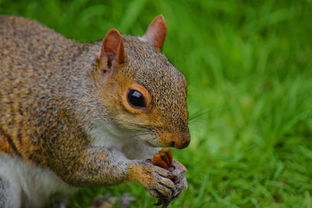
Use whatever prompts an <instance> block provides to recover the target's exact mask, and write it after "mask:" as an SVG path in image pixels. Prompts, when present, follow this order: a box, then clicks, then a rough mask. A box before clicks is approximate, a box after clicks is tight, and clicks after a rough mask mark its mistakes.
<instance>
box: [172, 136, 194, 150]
mask: <svg viewBox="0 0 312 208" xmlns="http://www.w3.org/2000/svg"><path fill="white" fill-rule="evenodd" d="M190 142H191V140H190V138H187V139H183V140H182V141H181V142H174V147H175V148H178V149H183V148H185V147H187V146H188V145H189V144H190Z"/></svg>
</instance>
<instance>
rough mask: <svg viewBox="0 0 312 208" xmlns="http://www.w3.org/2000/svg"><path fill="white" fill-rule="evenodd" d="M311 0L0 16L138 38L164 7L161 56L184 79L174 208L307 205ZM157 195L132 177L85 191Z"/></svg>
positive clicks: (14, 5) (80, 35) (78, 8)
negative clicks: (182, 186)
mask: <svg viewBox="0 0 312 208" xmlns="http://www.w3.org/2000/svg"><path fill="white" fill-rule="evenodd" d="M311 11H312V1H311V0H302V1H290V0H283V1H282V0H279V1H269V0H268V1H258V0H252V1H247V0H230V1H228V0H219V1H213V0H197V1H196V0H170V1H164V0H159V1H156V0H151V1H147V0H132V1H127V0H120V1H114V0H107V1H100V0H75V1H61V0H55V1H53V0H45V1H40V0H36V1H26V0H19V1H10V0H0V13H2V14H3V13H5V14H16V15H22V16H27V17H30V18H33V19H36V20H38V21H40V22H42V23H44V24H46V25H48V26H49V27H52V28H54V29H55V30H56V31H58V32H60V33H62V34H64V35H66V36H67V37H70V38H72V39H75V40H79V41H94V40H99V39H101V38H103V36H104V35H105V33H106V32H107V30H108V29H109V28H118V29H119V30H120V31H121V32H122V33H125V34H133V35H142V34H143V32H144V30H145V28H146V26H147V24H148V23H149V22H150V21H151V19H152V18H153V17H154V16H156V15H158V14H160V13H162V14H164V16H165V17H166V19H167V22H168V28H169V31H168V38H167V40H166V45H165V48H164V53H165V54H166V55H167V56H168V57H169V59H170V60H171V61H172V62H173V63H174V64H175V65H176V66H177V67H178V68H179V69H180V70H181V71H182V72H183V73H184V74H185V75H186V77H187V79H188V82H189V91H188V103H189V112H190V128H191V134H192V142H191V145H190V146H189V147H188V148H187V149H185V150H175V151H174V157H175V158H176V159H177V160H179V161H181V162H182V163H184V164H185V165H186V167H187V168H188V173H187V178H188V181H189V188H188V190H187V191H185V192H184V193H183V194H182V195H181V197H180V198H179V199H177V200H176V201H175V202H174V203H173V204H172V206H171V207H172V208H175V207H176V208H178V207H179V208H180V207H185V208H188V207H194V208H195V207H198V208H201V207H209V208H224V207H231V208H232V207H272V208H273V207H274V208H277V207H300V208H311V207H312V196H311V195H312V165H311V161H312V107H311V106H312V96H311V92H312V61H311V57H312V38H311V34H312V23H311V19H312V13H311ZM125 192H128V193H131V194H132V195H134V196H135V197H136V198H137V200H136V201H135V202H134V203H133V204H132V206H131V207H151V205H152V204H153V203H155V200H154V199H153V198H152V197H150V196H149V195H148V194H147V193H146V192H145V191H144V189H143V188H142V187H141V186H140V185H139V184H133V183H129V184H122V185H119V186H112V187H108V188H107V187H106V188H102V187H100V188H92V189H83V190H82V191H80V192H79V193H78V194H77V195H76V196H75V197H74V198H73V200H72V205H71V207H73V208H80V207H85V206H86V205H87V204H88V203H90V201H91V200H92V199H93V198H94V197H95V196H97V195H101V194H107V193H110V194H112V195H116V196H118V195H122V194H124V193H125Z"/></svg>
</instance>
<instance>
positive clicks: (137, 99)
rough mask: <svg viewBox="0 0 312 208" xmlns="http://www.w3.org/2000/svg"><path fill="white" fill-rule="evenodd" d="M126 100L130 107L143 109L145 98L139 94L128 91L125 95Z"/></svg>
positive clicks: (134, 91)
mask: <svg viewBox="0 0 312 208" xmlns="http://www.w3.org/2000/svg"><path fill="white" fill-rule="evenodd" d="M127 100H128V103H129V104H130V105H132V106H133V107H136V108H145V107H146V103H145V98H144V96H143V95H142V93H141V92H139V91H137V90H133V89H130V90H129V91H128V94H127Z"/></svg>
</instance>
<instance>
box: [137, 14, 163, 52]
mask: <svg viewBox="0 0 312 208" xmlns="http://www.w3.org/2000/svg"><path fill="white" fill-rule="evenodd" d="M166 33H167V25H166V21H165V18H164V16H163V15H158V16H157V17H155V18H154V19H153V21H152V22H151V24H150V25H149V26H148V28H147V30H146V32H145V35H144V36H143V37H142V38H143V40H144V41H146V42H148V43H150V44H151V45H152V46H154V47H155V48H157V49H159V50H161V48H162V46H163V44H164V42H165V38H166Z"/></svg>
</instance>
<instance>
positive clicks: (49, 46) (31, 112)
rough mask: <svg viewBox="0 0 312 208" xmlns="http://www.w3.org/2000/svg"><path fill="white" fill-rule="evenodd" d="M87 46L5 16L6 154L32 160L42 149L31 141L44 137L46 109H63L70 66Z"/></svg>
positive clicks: (2, 104)
mask: <svg viewBox="0 0 312 208" xmlns="http://www.w3.org/2000/svg"><path fill="white" fill-rule="evenodd" d="M84 47H85V45H83V44H79V43H76V42H74V41H72V40H69V39H66V38H65V37H63V36H61V35H59V34H58V33H56V32H54V31H53V30H51V29H49V28H47V27H45V26H43V25H41V24H39V23H37V22H35V21H32V20H29V19H25V18H22V17H16V16H5V15H0V86H1V87H0V149H1V150H2V151H4V152H7V153H14V154H17V155H20V156H22V157H23V158H24V159H27V158H28V156H29V155H30V154H31V152H32V151H34V149H37V148H38V144H35V145H34V142H36V141H34V138H30V137H34V135H36V134H42V133H43V132H42V131H41V129H40V128H42V122H48V118H47V114H44V113H43V111H50V112H53V109H52V110H51V109H49V108H56V109H57V108H58V107H57V106H56V104H57V102H54V103H53V100H54V101H55V99H57V98H56V97H55V95H60V93H59V92H58V91H61V89H63V88H64V87H65V86H64V83H65V82H64V81H63V80H64V79H66V78H68V75H67V74H66V73H67V72H66V69H67V68H68V67H67V66H68V65H70V64H72V60H73V59H74V58H75V56H79V55H80V53H81V51H82V50H83V49H84ZM59 103H61V102H59ZM43 115H45V117H43ZM51 116H52V114H51ZM40 123H41V124H40ZM30 143H32V144H30Z"/></svg>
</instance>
